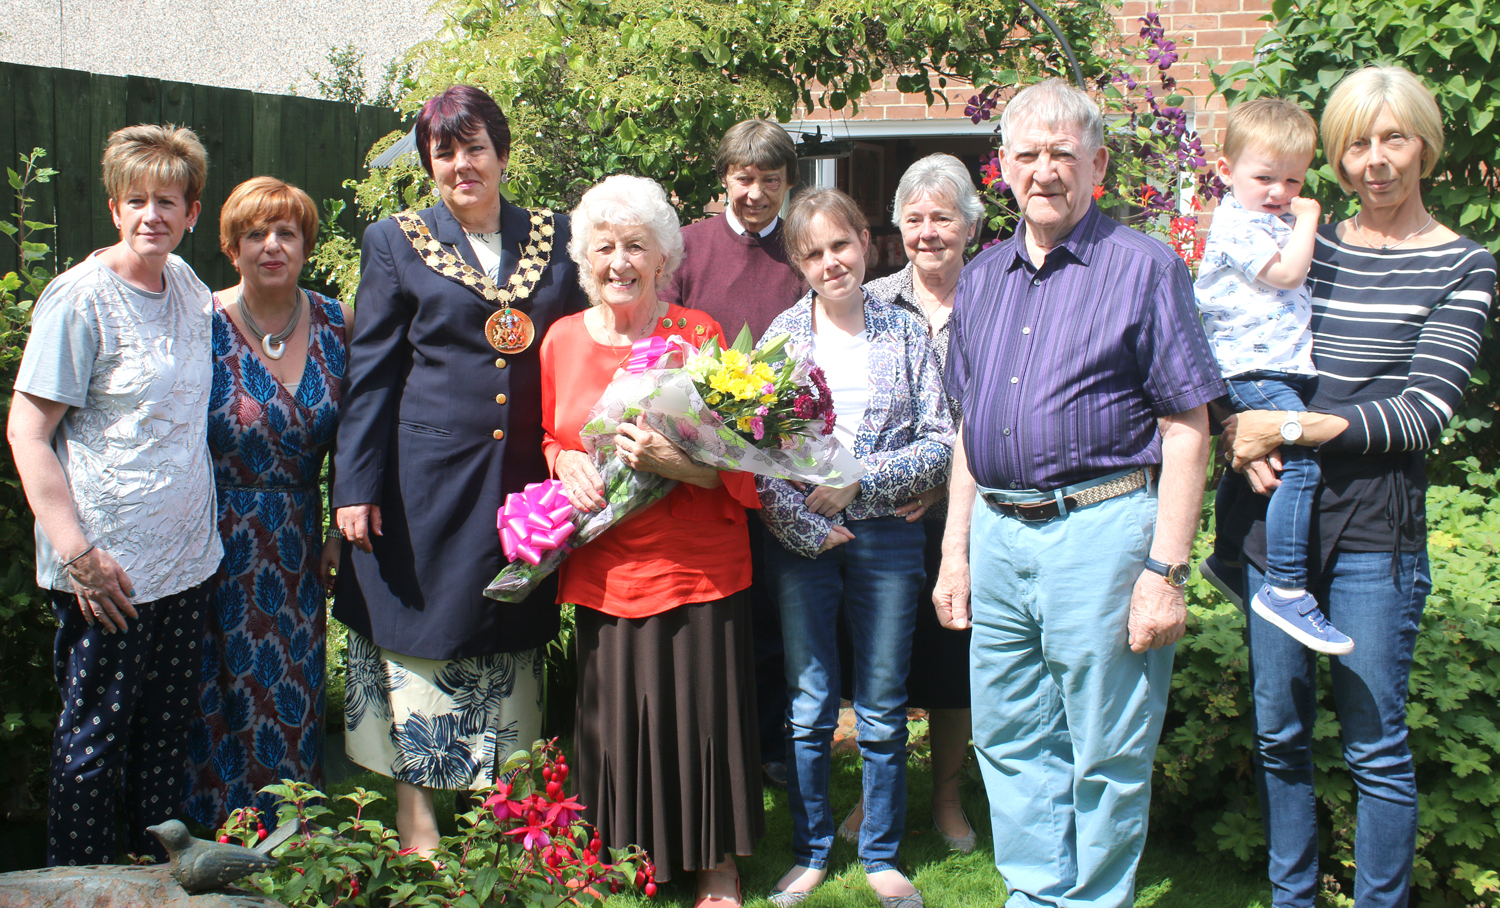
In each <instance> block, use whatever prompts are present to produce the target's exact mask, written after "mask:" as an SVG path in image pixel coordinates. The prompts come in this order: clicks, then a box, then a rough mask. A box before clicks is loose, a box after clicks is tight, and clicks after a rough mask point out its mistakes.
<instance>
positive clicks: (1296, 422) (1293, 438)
mask: <svg viewBox="0 0 1500 908" xmlns="http://www.w3.org/2000/svg"><path fill="white" fill-rule="evenodd" d="M1301 437H1302V414H1301V413H1288V414H1287V415H1286V421H1285V422H1283V423H1282V424H1281V440H1282V441H1284V442H1286V443H1287V444H1296V442H1297V440H1298V439H1300V438H1301Z"/></svg>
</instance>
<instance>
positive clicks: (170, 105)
mask: <svg viewBox="0 0 1500 908" xmlns="http://www.w3.org/2000/svg"><path fill="white" fill-rule="evenodd" d="M130 123H176V124H179V125H183V126H188V127H190V128H192V129H193V131H194V132H196V133H197V134H198V137H199V139H200V140H202V142H203V145H204V148H205V149H206V150H207V151H208V185H207V186H205V187H204V190H203V197H202V199H201V201H202V203H203V210H202V213H201V214H200V215H199V218H198V226H197V229H196V230H195V232H194V233H193V234H192V235H190V236H189V237H187V238H185V239H184V240H183V243H182V245H181V246H180V247H179V248H178V253H179V254H180V255H182V257H183V258H185V259H187V260H188V262H189V263H190V264H192V265H193V267H194V268H195V269H196V270H197V271H198V274H199V276H201V277H202V278H203V280H204V282H205V283H207V284H208V285H209V286H210V287H214V288H219V287H224V286H228V285H230V284H233V283H234V282H235V280H236V277H235V274H234V269H233V268H232V267H231V266H230V264H229V262H228V261H227V260H226V259H225V258H224V256H223V255H222V254H221V253H220V252H219V240H218V234H219V209H220V207H221V206H222V205H223V203H224V199H225V198H227V197H228V195H229V191H230V190H231V189H233V188H234V187H235V186H237V185H239V184H240V183H241V182H243V181H245V180H247V179H249V178H250V177H252V176H257V175H260V174H270V175H272V176H277V177H280V178H281V179H284V180H287V181H288V182H292V183H296V184H297V185H299V186H301V187H302V188H304V189H306V190H307V191H308V193H309V194H310V195H311V196H312V197H313V199H314V200H316V201H317V203H318V205H319V211H320V213H321V211H322V204H323V200H324V199H328V198H342V199H344V200H345V201H346V202H348V203H349V205H348V207H347V209H346V213H345V215H344V219H343V226H344V228H345V229H346V230H349V231H350V232H352V233H354V234H355V235H356V236H358V235H360V233H361V232H362V231H363V229H364V224H363V223H362V222H360V221H359V220H358V218H357V217H356V216H355V212H354V204H353V202H354V193H353V191H352V190H349V189H345V188H344V187H343V183H344V181H345V180H349V179H359V178H361V177H363V176H364V175H365V172H366V171H365V167H364V159H365V154H366V152H367V151H368V150H369V148H370V144H371V143H372V142H374V141H375V140H376V139H378V138H380V137H381V136H383V135H385V134H386V133H389V132H391V131H392V130H395V129H397V128H400V127H401V125H402V123H401V116H400V115H399V114H397V113H396V112H394V111H391V110H386V109H383V108H375V107H356V106H354V105H352V104H345V103H342V102H338V101H322V100H317V99H313V98H295V97H287V96H282V95H264V94H255V93H252V92H248V91H244V90H240V89H229V88H216V87H212V86H205V85H192V84H188V83H183V82H168V81H163V80H160V79H153V78H149V77H145V76H125V77H122V76H106V75H99V74H89V73H84V72H78V71H73V70H62V69H51V68H46V67H39V66H22V65H19V64H14V63H0V174H3V173H4V168H12V169H15V168H16V167H17V166H18V164H19V161H18V157H17V156H18V155H19V154H23V153H28V152H30V151H31V149H32V148H38V147H39V148H45V149H46V150H47V157H46V158H45V159H44V163H45V164H46V165H47V166H49V167H53V168H56V169H57V170H58V171H59V174H58V176H57V177H55V178H54V180H53V182H51V183H48V184H42V185H38V186H34V187H32V189H31V196H32V198H34V199H35V200H36V204H35V207H34V209H33V210H32V211H31V212H30V214H31V217H30V218H29V219H30V220H33V221H45V222H51V223H56V224H57V225H58V227H57V232H56V234H55V235H54V236H53V237H52V239H51V243H52V246H53V248H54V249H55V250H56V251H57V254H58V261H59V262H66V261H68V260H69V259H71V260H72V261H73V262H75V263H76V262H78V261H79V260H81V259H82V258H83V257H84V256H86V255H88V254H89V252H91V251H93V250H94V249H98V248H101V247H104V246H108V245H111V244H112V243H114V242H116V241H117V240H118V239H119V237H118V233H117V231H116V230H115V226H114V222H113V220H112V219H111V218H110V215H109V207H108V199H107V198H106V193H105V191H104V186H103V184H102V182H101V181H100V178H99V159H100V157H101V156H102V155H103V153H104V143H105V140H106V139H108V137H109V134H110V133H111V132H114V131H115V130H116V129H119V128H120V127H122V126H125V125H128V124H130ZM0 199H3V201H0V216H3V217H6V218H11V217H13V214H14V207H15V205H14V194H13V193H12V192H11V191H10V189H9V186H8V185H6V184H4V183H3V182H0ZM17 261H18V257H17V255H16V249H15V247H14V245H13V244H11V243H7V242H4V241H3V239H0V273H4V272H5V271H9V270H12V269H13V268H15V267H16V263H17Z"/></svg>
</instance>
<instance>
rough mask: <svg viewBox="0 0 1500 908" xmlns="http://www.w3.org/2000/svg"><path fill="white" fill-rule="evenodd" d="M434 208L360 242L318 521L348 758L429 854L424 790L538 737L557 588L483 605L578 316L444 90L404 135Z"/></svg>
mask: <svg viewBox="0 0 1500 908" xmlns="http://www.w3.org/2000/svg"><path fill="white" fill-rule="evenodd" d="M416 138H417V150H418V152H419V153H420V154H421V157H422V165H423V166H424V167H425V168H426V169H427V172H428V174H430V175H431V176H432V179H433V181H434V182H435V183H436V184H437V190H438V195H439V196H440V197H441V201H439V202H438V203H437V204H436V205H434V206H432V207H431V208H428V209H425V210H423V211H419V212H418V211H404V212H402V213H400V214H398V215H396V216H395V217H392V218H389V219H387V220H384V221H381V222H379V223H377V224H373V225H371V227H370V228H369V230H367V231H366V232H365V241H364V247H363V250H362V253H361V264H360V269H361V270H360V285H359V292H358V295H357V296H356V298H355V312H356V316H355V320H354V336H353V339H352V341H351V344H350V351H349V370H348V380H347V382H346V384H345V386H344V387H345V391H344V401H343V415H342V418H341V422H340V424H339V430H338V436H337V453H336V454H335V456H334V465H335V467H336V471H335V478H334V486H333V504H334V507H335V508H336V509H337V510H336V520H337V523H338V528H339V531H340V533H341V534H342V535H343V537H344V538H345V539H346V540H348V541H349V542H350V543H351V544H352V549H353V550H352V551H347V550H346V552H345V554H346V555H347V556H348V557H347V558H346V559H345V565H344V569H343V570H342V571H341V572H340V576H339V578H338V583H337V587H336V593H335V601H334V610H333V614H334V616H335V617H337V618H338V619H339V620H340V621H342V622H344V623H345V624H346V625H348V626H349V642H348V680H347V687H346V694H345V710H344V713H345V721H346V724H347V727H348V733H347V738H346V749H347V751H348V754H349V757H350V758H351V759H352V760H354V761H355V762H356V763H358V764H360V765H362V766H365V767H368V768H369V769H372V770H374V771H376V772H379V773H381V774H383V775H388V776H391V777H393V778H394V779H395V780H396V803H397V813H396V823H397V828H398V830H399V831H400V833H401V844H402V845H403V846H404V847H409V848H416V849H418V851H420V852H422V853H424V854H425V853H430V852H431V851H432V849H433V848H435V847H436V846H437V842H438V833H437V823H436V816H435V815H434V811H433V806H432V792H433V790H434V789H448V790H458V791H467V790H470V789H473V788H477V787H479V786H482V785H485V784H487V783H489V782H490V781H491V779H492V778H493V772H494V766H495V763H496V760H497V759H499V760H501V761H503V760H504V758H505V757H507V756H508V755H509V754H510V753H511V752H513V751H515V750H516V749H518V748H521V749H524V748H526V747H529V746H530V744H531V742H532V741H533V740H534V739H535V738H536V737H537V736H538V732H539V731H540V725H541V706H542V701H541V696H542V689H541V673H542V656H541V653H540V650H539V649H538V648H539V647H541V646H542V645H543V644H545V643H546V642H547V641H548V640H550V639H552V637H553V636H554V635H555V634H556V633H557V627H558V609H557V606H556V604H555V599H556V595H557V587H556V583H555V581H554V582H548V583H543V584H542V585H541V586H540V587H539V588H538V589H537V590H536V592H535V593H533V594H532V596H531V597H529V598H528V599H527V600H525V601H524V602H519V603H514V604H508V603H503V602H496V601H494V600H491V599H486V598H485V597H484V594H483V591H484V588H485V586H486V585H487V584H488V583H489V582H490V580H491V579H493V578H494V576H495V574H497V573H499V571H500V568H501V566H502V558H501V553H500V543H499V537H498V535H497V534H496V531H495V513H496V511H497V510H498V509H499V507H500V506H501V504H502V503H503V501H504V499H505V496H506V495H508V494H509V493H511V492H518V491H521V490H522V489H524V488H525V486H526V484H527V483H532V482H539V481H541V480H544V479H546V478H547V461H546V460H545V458H543V456H542V408H541V372H540V367H539V363H538V358H537V355H538V349H539V347H540V343H536V342H535V341H540V339H541V337H542V335H543V334H545V333H546V331H547V329H548V328H549V327H550V326H551V325H552V323H553V322H554V321H556V320H557V319H559V318H561V317H562V316H564V315H566V314H568V313H570V312H577V311H581V310H583V309H584V308H586V306H587V302H586V300H585V298H584V296H583V292H582V291H581V290H580V289H579V287H578V279H577V268H576V267H575V266H574V264H573V262H572V261H571V260H569V258H568V257H567V255H566V253H565V252H563V249H564V248H565V247H566V245H567V242H568V238H569V231H568V221H567V218H566V217H563V216H561V215H555V214H553V213H552V212H551V211H548V210H546V209H541V210H536V211H527V210H525V209H523V208H517V207H516V206H514V205H511V204H509V203H507V202H505V201H504V200H503V199H501V197H500V187H501V185H502V184H503V183H504V181H505V166H506V162H507V160H508V159H509V156H510V127H509V125H508V124H507V122H506V119H505V115H504V113H502V112H501V110H500V108H499V106H498V105H497V104H496V103H495V102H494V100H493V99H492V98H490V96H489V95H487V94H485V93H484V92H483V91H481V90H479V89H477V88H474V87H473V86H469V85H457V86H454V87H452V88H449V89H448V90H446V91H444V92H443V93H442V94H440V95H438V96H437V97H435V98H433V99H431V100H430V101H428V102H427V104H426V105H424V106H423V108H422V111H421V113H420V114H419V115H418V117H417V128H416Z"/></svg>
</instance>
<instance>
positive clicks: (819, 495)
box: [804, 479, 859, 517]
mask: <svg viewBox="0 0 1500 908" xmlns="http://www.w3.org/2000/svg"><path fill="white" fill-rule="evenodd" d="M858 494H859V480H857V479H856V480H855V481H853V482H851V483H849V484H848V485H846V486H844V487H843V488H842V489H835V488H833V487H832V486H818V487H817V488H816V489H813V490H812V493H811V494H809V495H808V496H807V498H806V499H805V500H804V503H805V504H806V505H807V509H808V510H809V511H812V512H813V513H814V514H818V515H821V516H823V517H837V516H838V514H839V511H842V510H843V509H844V508H847V507H848V506H849V502H851V501H853V500H854V496H856V495H858Z"/></svg>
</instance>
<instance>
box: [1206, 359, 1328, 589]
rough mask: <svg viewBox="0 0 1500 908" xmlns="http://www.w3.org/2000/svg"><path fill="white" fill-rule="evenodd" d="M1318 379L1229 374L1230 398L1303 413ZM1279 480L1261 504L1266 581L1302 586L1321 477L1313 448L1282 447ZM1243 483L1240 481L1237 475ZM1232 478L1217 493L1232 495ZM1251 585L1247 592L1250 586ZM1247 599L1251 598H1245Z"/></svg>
mask: <svg viewBox="0 0 1500 908" xmlns="http://www.w3.org/2000/svg"><path fill="white" fill-rule="evenodd" d="M1316 380H1317V379H1316V378H1314V377H1313V376H1306V375H1287V374H1285V373H1281V372H1251V373H1249V374H1247V375H1244V376H1240V377H1238V378H1232V379H1229V381H1228V385H1229V398H1230V399H1231V400H1232V401H1234V406H1235V409H1236V410H1238V411H1245V410H1286V411H1288V412H1303V411H1305V410H1306V409H1307V403H1306V401H1307V399H1308V398H1309V397H1310V396H1311V393H1312V385H1313V383H1314V382H1315V381H1316ZM1281 464H1282V466H1281V485H1280V486H1279V487H1278V488H1277V489H1276V492H1275V494H1273V495H1272V496H1271V504H1270V505H1269V506H1268V507H1267V508H1266V572H1265V579H1266V582H1268V583H1270V584H1271V585H1272V586H1275V587H1281V588H1284V589H1301V588H1303V587H1306V586H1307V537H1308V534H1309V533H1310V532H1311V531H1312V512H1313V503H1314V501H1315V500H1316V496H1317V494H1318V482H1319V481H1320V480H1321V479H1322V474H1323V471H1322V468H1321V466H1320V465H1319V463H1318V452H1317V451H1314V450H1313V449H1312V448H1309V447H1306V446H1304V445H1295V444H1286V445H1282V446H1281ZM1239 481H1240V482H1243V480H1239ZM1236 486H1237V483H1229V488H1227V489H1226V488H1225V484H1224V483H1220V485H1219V496H1232V495H1234V494H1235V491H1236ZM1220 505H1223V506H1224V507H1223V508H1222V511H1223V512H1225V513H1227V512H1228V510H1229V501H1228V499H1227V497H1226V498H1224V499H1221V497H1215V499H1214V512H1215V513H1220V512H1221V507H1220ZM1242 541H1243V537H1241V539H1237V540H1232V541H1229V542H1227V545H1228V547H1230V548H1238V547H1239V545H1240V543H1241V542H1242ZM1257 589H1259V587H1256V588H1255V589H1252V590H1250V595H1252V596H1253V595H1254V594H1255V591H1256V590H1257ZM1245 601H1246V603H1248V602H1249V601H1250V600H1249V599H1248V598H1246V600H1245Z"/></svg>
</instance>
